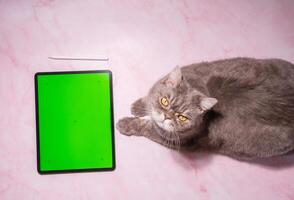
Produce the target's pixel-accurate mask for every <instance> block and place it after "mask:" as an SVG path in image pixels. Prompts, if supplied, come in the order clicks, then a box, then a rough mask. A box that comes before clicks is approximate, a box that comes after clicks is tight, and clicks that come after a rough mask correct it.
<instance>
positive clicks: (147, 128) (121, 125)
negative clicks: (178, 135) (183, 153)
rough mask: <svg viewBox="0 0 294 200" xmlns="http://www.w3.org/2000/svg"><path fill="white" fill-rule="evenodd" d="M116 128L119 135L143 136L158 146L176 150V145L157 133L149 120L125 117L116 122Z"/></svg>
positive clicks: (156, 129)
mask: <svg viewBox="0 0 294 200" xmlns="http://www.w3.org/2000/svg"><path fill="white" fill-rule="evenodd" d="M116 128H117V129H118V130H119V132H120V133H122V134H124V135H127V136H131V135H135V136H143V137H146V138H148V139H150V140H152V141H154V142H156V143H158V144H161V145H163V146H166V147H168V148H171V149H177V148H178V146H176V143H173V142H170V141H167V140H166V139H165V138H163V137H162V136H161V135H160V134H159V133H158V132H159V131H162V130H160V129H158V128H157V127H156V126H155V125H154V123H153V122H152V121H151V120H148V119H144V118H140V117H125V118H122V119H120V120H119V121H118V123H117V124H116Z"/></svg>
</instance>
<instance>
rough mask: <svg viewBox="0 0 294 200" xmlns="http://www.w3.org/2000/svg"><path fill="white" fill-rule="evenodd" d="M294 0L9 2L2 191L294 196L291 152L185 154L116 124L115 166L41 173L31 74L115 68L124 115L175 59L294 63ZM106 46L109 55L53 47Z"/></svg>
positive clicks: (3, 20)
mask: <svg viewBox="0 0 294 200" xmlns="http://www.w3.org/2000/svg"><path fill="white" fill-rule="evenodd" d="M293 19H294V2H293V1H291V0H288V1H279V0H277V1H272V0H263V1H254V0H252V1H243V0H239V1H230V2H229V1H195V0H194V1H193V0H191V1H156V0H153V1H146V0H144V1H136V0H129V1H126V0H121V1H119V0H117V1H115V0H108V1H106V0H105V1H94V0H87V1H86V0H85V1H82V0H80V1H54V0H39V1H37V0H35V1H33V0H32V1H30V0H26V1H21V0H19V1H16V0H9V1H0V69H1V72H0V157H1V159H0V199H1V200H6V199H43V200H48V199H52V200H53V199H64V200H67V199H87V200H88V199H95V200H97V199H103V200H104V199H113V200H116V199H130V200H132V199H133V200H137V199H140V200H144V199H146V200H149V199H185V200H189V199H197V200H201V199H205V200H206V199H222V200H225V199H233V200H235V199H238V200H243V199H244V200H245V199H246V200H247V199H267V200H279V199H288V200H293V199H294V166H293V165H294V164H293V163H294V156H293V155H292V156H287V157H281V158H278V159H275V160H270V161H269V162H268V163H267V165H262V164H255V163H245V162H238V161H235V160H232V159H230V158H227V157H224V156H217V155H205V154H204V155H203V154H195V155H187V156H183V155H180V154H178V153H177V152H173V151H170V150H168V149H165V148H163V147H161V146H159V145H157V144H155V143H153V142H151V141H148V140H146V139H144V138H136V137H125V136H122V135H120V134H119V133H118V132H116V156H117V169H116V170H115V171H114V172H103V173H80V174H65V175H49V176H41V175H39V174H38V173H37V170H36V146H35V110H34V84H33V75H34V73H35V72H37V71H57V70H87V69H110V70H112V71H113V74H114V105H115V119H116V120H117V119H119V118H120V117H122V116H126V115H129V113H130V112H129V105H130V104H131V103H132V101H134V100H135V99H136V98H138V97H140V96H142V95H144V94H146V92H147V90H148V88H149V87H150V86H151V85H152V84H153V83H154V81H155V80H157V79H158V78H159V77H160V76H162V75H164V74H165V73H167V72H169V71H170V70H171V69H172V68H174V66H176V65H184V64H189V63H192V62H198V61H202V60H214V59H218V58H225V57H234V56H251V57H258V58H264V57H278V58H283V59H287V60H289V61H291V62H294V24H293ZM54 55H57V56H81V55H85V56H91V55H105V56H107V57H109V58H110V61H109V62H104V63H103V62H100V63H98V62H79V61H54V60H48V59H47V57H48V56H54Z"/></svg>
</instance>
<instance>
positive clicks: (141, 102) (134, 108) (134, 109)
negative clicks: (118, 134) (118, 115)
mask: <svg viewBox="0 0 294 200" xmlns="http://www.w3.org/2000/svg"><path fill="white" fill-rule="evenodd" d="M146 101H147V100H146V97H143V98H140V99H138V100H137V101H135V102H134V103H133V104H132V105H131V113H132V115H134V116H136V117H144V116H146V115H148V109H147V102H146Z"/></svg>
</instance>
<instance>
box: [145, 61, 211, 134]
mask: <svg viewBox="0 0 294 200" xmlns="http://www.w3.org/2000/svg"><path fill="white" fill-rule="evenodd" d="M148 97H149V98H148V99H149V109H150V110H149V111H150V116H151V118H152V119H153V120H154V121H155V123H156V124H157V125H158V126H159V127H161V128H162V129H164V130H165V131H166V132H167V133H177V135H179V137H180V138H186V137H190V136H191V134H192V133H193V134H195V133H197V130H199V129H200V127H201V125H202V122H203V116H204V114H205V112H206V111H208V110H210V109H211V108H212V107H213V106H214V105H215V104H216V103H217V100H216V99H215V98H211V97H208V96H205V95H204V94H203V93H201V92H199V91H198V90H196V89H194V88H192V87H191V86H190V85H189V84H188V83H187V81H186V80H185V79H184V77H183V75H182V72H181V69H180V68H179V67H176V68H175V69H174V70H173V71H172V72H171V73H169V74H168V75H167V76H166V77H164V78H163V79H161V80H160V81H158V82H157V83H156V84H155V85H154V86H153V87H152V88H151V90H150V92H149V96H148ZM170 135H173V134H170ZM170 135H169V137H170ZM164 137H166V135H165V136H164Z"/></svg>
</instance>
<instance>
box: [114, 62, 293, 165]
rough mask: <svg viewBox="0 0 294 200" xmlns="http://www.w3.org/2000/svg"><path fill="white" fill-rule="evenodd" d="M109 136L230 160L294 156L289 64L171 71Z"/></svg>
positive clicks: (208, 65) (196, 66) (209, 66)
mask: <svg viewBox="0 0 294 200" xmlns="http://www.w3.org/2000/svg"><path fill="white" fill-rule="evenodd" d="M131 112H132V114H133V115H134V117H125V118H123V119H120V120H119V122H118V123H117V125H116V127H117V129H118V130H119V131H120V132H121V133H122V134H125V135H136V136H144V137H147V138H149V139H151V140H153V141H155V142H157V143H159V144H162V145H164V146H166V147H169V148H173V149H178V150H180V151H186V150H188V151H200V150H201V151H203V150H205V151H213V152H216V153H221V154H225V155H228V156H231V157H234V158H237V159H251V158H266V157H272V156H278V155H282V154H286V153H289V152H291V151H293V150H294V65H293V64H291V63H289V62H287V61H284V60H280V59H253V58H233V59H226V60H219V61H214V62H203V63H198V64H192V65H189V66H185V67H182V68H179V67H177V68H175V69H174V70H173V71H172V72H171V73H170V74H168V75H167V76H165V77H163V78H162V79H160V80H159V81H158V82H157V83H155V85H154V86H153V87H152V88H151V89H150V92H149V94H148V95H147V96H146V97H143V98H141V99H139V100H137V101H136V102H134V103H133V104H132V107H131Z"/></svg>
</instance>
